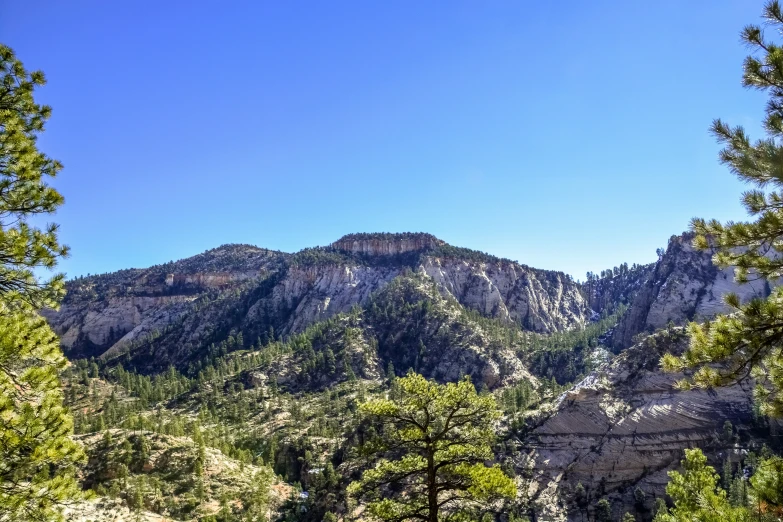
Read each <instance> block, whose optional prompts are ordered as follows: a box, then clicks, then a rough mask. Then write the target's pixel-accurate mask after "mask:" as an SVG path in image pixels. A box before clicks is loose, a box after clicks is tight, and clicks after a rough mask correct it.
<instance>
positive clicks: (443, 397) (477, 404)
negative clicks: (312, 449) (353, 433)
mask: <svg viewBox="0 0 783 522" xmlns="http://www.w3.org/2000/svg"><path fill="white" fill-rule="evenodd" d="M394 387H395V390H394V393H393V394H392V398H391V399H376V400H372V401H369V402H367V403H364V404H362V406H361V411H362V412H363V413H365V414H367V415H368V416H370V417H371V418H374V419H375V420H376V421H379V422H383V423H386V424H388V426H387V428H386V429H384V430H383V434H384V435H383V437H382V438H381V439H375V440H374V441H370V442H369V443H368V444H367V445H365V448H364V451H365V452H367V453H369V454H371V455H379V456H381V458H380V460H379V461H378V462H377V463H376V465H375V467H373V468H371V469H368V470H367V471H365V472H364V473H363V474H362V477H361V480H359V481H356V482H354V483H352V484H351V485H350V486H349V487H348V493H349V494H351V495H353V496H355V497H357V498H363V499H365V500H367V501H368V512H369V513H370V515H371V516H372V517H374V518H376V519H380V520H384V521H395V522H396V521H403V520H423V521H428V522H437V521H438V520H445V519H446V518H448V517H452V516H457V515H467V516H475V515H476V513H475V512H476V511H481V510H482V509H484V508H486V507H487V505H489V504H490V503H491V502H493V501H495V500H499V499H502V498H514V497H515V496H516V486H515V484H514V481H513V480H512V479H511V478H509V477H508V476H506V475H505V474H504V473H503V471H502V470H501V469H500V467H499V466H497V465H495V466H486V465H485V462H486V461H489V460H492V458H493V454H492V447H491V445H492V442H493V441H494V438H495V434H494V433H495V432H494V429H493V424H494V422H495V421H496V420H497V419H498V418H499V417H500V416H501V413H500V411H499V410H498V408H497V405H496V404H495V399H494V397H493V396H492V395H489V394H482V395H480V394H478V393H476V389H475V387H474V386H473V384H471V382H470V380H469V379H468V378H465V379H463V380H462V381H460V382H458V383H449V384H445V385H439V384H437V383H434V382H430V381H427V380H426V379H425V378H424V377H422V376H421V375H418V374H415V373H409V374H408V375H407V376H406V377H403V378H399V379H395V381H394ZM390 491H394V492H399V493H397V494H395V495H393V496H392V495H390Z"/></svg>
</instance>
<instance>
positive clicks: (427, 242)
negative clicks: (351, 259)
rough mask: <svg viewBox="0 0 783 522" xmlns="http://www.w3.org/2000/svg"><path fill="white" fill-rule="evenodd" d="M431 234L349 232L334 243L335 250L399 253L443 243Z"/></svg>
mask: <svg viewBox="0 0 783 522" xmlns="http://www.w3.org/2000/svg"><path fill="white" fill-rule="evenodd" d="M445 244H446V242H445V241H442V240H440V239H438V238H436V237H435V236H433V235H431V234H422V233H418V234H349V235H347V236H344V237H342V238H340V239H338V240H337V241H335V242H334V243H332V245H331V247H332V248H333V249H335V250H340V251H343V252H350V253H352V254H363V255H369V256H386V255H400V254H405V253H407V252H420V251H424V250H429V249H433V248H437V247H439V246H442V245H445Z"/></svg>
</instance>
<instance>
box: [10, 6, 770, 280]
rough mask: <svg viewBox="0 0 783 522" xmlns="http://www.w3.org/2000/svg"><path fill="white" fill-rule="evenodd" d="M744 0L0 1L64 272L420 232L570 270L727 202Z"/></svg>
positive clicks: (640, 258) (739, 103) (758, 109)
mask: <svg viewBox="0 0 783 522" xmlns="http://www.w3.org/2000/svg"><path fill="white" fill-rule="evenodd" d="M761 6H762V2H761V1H758V2H756V1H747V0H733V1H728V0H726V1H688V2H683V1H681V0H665V1H660V2H627V1H623V2H621V1H619V0H616V1H595V2H577V1H573V2H532V1H528V2H519V1H492V2H480V1H467V2H461V1H454V2H419V1H394V2H375V1H366V0H357V1H355V2H343V1H339V0H335V1H330V2H320V1H310V2H300V1H286V2H276V1H275V2H273V1H266V2H261V1H252V2H251V1H245V2H240V1H231V2H217V1H214V2H201V1H192V2H185V1H179V2H175V1H170V2H153V1H138V2H135V1H111V2H107V1H103V0H101V1H99V0H95V1H91V2H87V1H78V0H72V1H68V2H56V1H48V2H43V1H37V0H27V1H24V2H20V1H14V0H0V40H1V41H2V42H4V43H6V44H8V45H10V46H11V47H13V48H14V49H15V50H16V52H17V54H18V56H19V57H20V58H21V59H22V60H23V62H24V63H25V64H26V65H27V66H28V67H29V68H37V69H42V70H43V71H44V72H45V73H46V75H47V77H48V80H49V83H48V85H47V86H46V87H44V88H42V89H40V90H39V95H38V96H39V99H40V100H41V101H43V102H46V103H48V104H50V105H52V106H53V107H54V113H53V116H52V119H51V120H50V123H49V125H48V129H47V131H46V132H45V134H44V135H43V136H42V138H41V139H40V145H41V147H42V149H43V150H45V151H46V152H48V153H49V154H50V155H52V156H53V157H55V158H58V159H60V160H61V161H62V162H63V163H64V165H65V169H64V170H63V172H62V173H61V175H60V177H59V178H58V179H57V180H56V182H55V183H56V186H57V187H58V188H59V189H60V190H61V191H62V193H63V194H64V195H65V197H66V204H65V206H64V207H63V208H62V210H61V211H59V212H58V213H57V215H56V216H55V217H54V218H53V219H54V220H55V221H57V222H59V223H61V225H62V238H63V240H64V241H65V242H66V243H67V244H69V245H70V246H71V248H72V256H71V258H70V259H68V260H65V261H64V262H63V263H62V265H61V268H62V269H63V270H65V271H66V272H67V273H68V274H69V275H70V276H76V275H79V274H86V273H100V272H106V271H112V270H116V269H120V268H126V267H143V266H148V265H151V264H156V263H160V262H165V261H168V260H173V259H178V258H182V257H186V256H189V255H193V254H196V253H199V252H201V251H204V250H206V249H208V248H212V247H215V246H218V245H220V244H223V243H238V242H241V243H252V244H256V245H259V246H263V247H268V248H273V249H279V250H284V251H288V252H292V251H296V250H299V249H301V248H304V247H307V246H314V245H324V244H327V243H330V242H331V241H333V240H335V239H337V238H338V237H340V236H341V235H343V234H346V233H350V232H373V231H390V232H398V231H426V232H430V233H433V234H435V235H437V236H438V237H440V238H442V239H444V240H446V241H448V242H449V243H452V244H454V245H459V246H465V247H470V248H474V249H478V250H483V251H486V252H490V253H492V254H495V255H498V256H503V257H509V258H512V259H517V260H519V261H520V262H523V263H527V264H529V265H532V266H537V267H541V268H549V269H557V270H564V271H566V272H569V273H571V274H573V275H574V276H575V277H576V278H580V279H584V274H585V272H586V271H587V270H594V271H598V270H601V269H603V268H607V267H610V266H613V265H616V264H619V263H621V262H624V261H625V262H628V263H634V262H639V263H644V262H650V261H652V260H654V259H655V249H656V248H658V247H663V246H665V245H666V242H667V240H668V238H669V236H671V235H672V234H676V233H680V232H682V231H683V230H685V229H686V228H687V224H688V221H689V219H690V218H691V217H693V216H697V215H698V216H703V217H716V218H719V219H723V220H725V219H738V218H742V217H743V216H744V213H743V212H742V209H741V207H740V205H739V202H738V198H739V193H740V190H741V189H742V186H741V185H740V184H739V183H738V182H737V181H735V180H734V179H733V177H732V175H731V174H730V173H729V172H728V171H727V170H726V169H725V168H723V167H722V166H720V165H719V164H718V162H717V159H716V155H717V151H718V146H717V145H716V144H715V142H714V140H713V139H712V137H710V136H709V134H708V132H707V129H708V127H709V124H710V122H711V120H712V119H713V118H715V117H721V118H723V119H725V120H727V121H728V122H730V123H732V124H744V125H746V126H747V127H748V128H749V129H750V130H752V131H754V136H755V137H758V136H759V134H758V132H756V130H757V129H758V124H757V122H758V121H759V120H760V118H761V116H762V110H763V104H764V97H763V95H761V94H759V93H754V92H750V91H746V90H744V89H743V88H742V87H741V85H740V75H741V61H742V59H743V57H744V55H745V54H746V49H745V48H744V47H743V46H742V45H741V44H740V42H739V38H738V33H739V31H740V29H741V28H742V26H743V25H744V24H746V23H749V22H756V21H759V14H760V11H761Z"/></svg>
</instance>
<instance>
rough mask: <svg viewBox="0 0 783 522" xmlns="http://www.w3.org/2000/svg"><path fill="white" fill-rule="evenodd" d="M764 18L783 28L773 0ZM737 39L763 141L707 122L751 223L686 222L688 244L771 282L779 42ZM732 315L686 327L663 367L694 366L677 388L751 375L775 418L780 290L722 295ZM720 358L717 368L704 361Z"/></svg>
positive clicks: (779, 137) (779, 385) (779, 163)
mask: <svg viewBox="0 0 783 522" xmlns="http://www.w3.org/2000/svg"><path fill="white" fill-rule="evenodd" d="M763 15H764V18H765V19H766V21H767V22H768V23H769V24H770V25H772V26H773V27H774V28H775V29H776V30H777V31H780V30H781V28H783V11H781V7H780V4H779V2H778V1H777V0H775V1H770V2H768V3H767V4H766V5H765V7H764V13H763ZM741 37H742V40H743V41H744V42H745V43H746V44H748V45H749V46H750V47H751V48H752V49H753V50H754V51H755V52H756V53H757V54H755V55H751V56H748V57H747V58H746V59H745V63H744V74H743V84H744V85H745V86H746V87H752V88H755V89H759V90H763V91H767V92H768V93H769V101H768V103H767V107H766V117H765V118H764V129H765V131H766V134H767V136H766V138H764V139H761V140H758V141H755V142H753V141H751V139H750V137H749V136H748V135H747V133H746V132H745V129H743V128H742V127H740V126H737V127H731V126H729V125H728V124H726V123H724V122H723V121H721V120H715V121H714V122H713V125H712V132H713V134H714V135H715V136H716V137H717V138H718V141H720V142H721V143H723V144H724V148H723V149H722V150H721V153H720V160H721V162H722V163H724V164H725V165H727V166H728V167H729V169H730V170H731V171H732V172H733V173H734V174H735V175H736V176H737V177H738V178H739V179H740V180H742V181H744V182H746V183H748V184H750V185H752V186H754V187H755V188H753V189H752V190H749V191H747V192H745V193H744V194H743V195H742V203H743V205H744V206H745V208H746V209H747V210H748V212H749V213H750V214H751V216H753V217H754V218H755V221H751V222H737V223H735V222H729V223H725V224H721V223H719V222H718V221H716V220H711V221H706V220H704V219H694V220H693V222H692V224H691V226H692V229H693V230H694V231H695V233H696V237H695V239H694V244H695V245H696V246H697V247H699V248H702V249H708V248H712V247H714V248H716V250H717V253H716V254H715V256H714V261H715V262H716V263H717V264H718V265H719V266H722V267H726V266H735V267H736V269H735V275H736V279H737V280H738V281H739V282H746V281H748V280H749V279H750V278H769V279H776V278H778V277H780V276H781V275H783V255H781V254H783V47H781V46H779V45H778V44H776V43H775V42H773V41H769V40H767V39H766V37H765V35H764V32H763V30H762V28H761V27H760V26H758V25H748V26H746V27H745V28H744V29H743V31H742V33H741ZM724 299H725V301H726V303H727V304H728V305H730V306H731V307H732V308H733V309H734V311H735V313H734V314H732V315H730V316H729V315H724V316H718V317H716V318H715V319H714V320H713V321H710V322H706V323H704V324H695V323H694V324H691V325H690V332H691V345H690V347H689V349H688V351H687V352H686V353H685V354H683V355H682V356H681V357H675V356H673V355H667V356H666V357H665V358H664V361H663V363H664V368H665V369H667V370H670V371H676V370H682V369H685V368H688V367H699V369H698V371H697V372H696V373H695V374H694V376H693V378H692V379H690V380H687V381H683V382H681V383H680V386H681V387H684V388H687V387H690V386H700V387H712V386H720V385H725V384H729V383H732V382H735V381H736V380H738V379H740V378H743V377H745V376H747V375H749V374H750V373H753V374H755V375H756V377H757V378H758V379H759V382H760V385H759V387H758V395H759V399H760V401H761V403H762V411H763V412H764V413H767V414H771V415H775V416H783V365H782V364H781V360H783V352H782V351H781V350H783V343H781V340H783V287H777V288H775V289H774V290H772V292H771V294H770V295H769V297H768V298H766V299H753V300H751V301H750V302H747V303H740V300H739V298H738V297H737V296H736V295H733V294H730V295H727V296H725V297H724ZM714 362H721V363H723V364H722V365H721V366H714V365H711V364H710V363H714Z"/></svg>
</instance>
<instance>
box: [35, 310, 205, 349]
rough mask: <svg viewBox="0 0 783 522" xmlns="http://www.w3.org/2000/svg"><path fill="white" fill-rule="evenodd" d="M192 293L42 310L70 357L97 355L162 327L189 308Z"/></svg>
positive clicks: (125, 344)
mask: <svg viewBox="0 0 783 522" xmlns="http://www.w3.org/2000/svg"><path fill="white" fill-rule="evenodd" d="M192 300H193V297H191V296H178V295H175V296H159V297H143V296H141V297H134V296H131V297H112V298H109V299H107V300H105V301H102V302H88V303H66V304H63V305H62V307H61V308H60V310H59V311H56V312H55V311H53V310H44V311H43V312H42V314H43V315H44V317H46V319H47V320H48V321H49V323H50V324H51V325H52V327H53V328H54V330H55V331H56V332H57V333H58V334H59V336H60V343H61V344H62V346H63V349H64V350H65V351H66V353H67V354H68V355H69V356H70V357H72V358H79V357H97V356H100V355H102V354H104V353H105V352H106V351H107V350H109V349H113V350H114V351H117V350H121V349H122V348H123V347H126V346H129V345H131V344H132V343H133V342H135V341H137V340H139V339H141V338H143V337H144V336H147V335H150V334H151V333H152V332H154V331H156V330H162V329H164V328H166V327H167V326H168V325H170V324H171V323H173V322H174V321H176V320H177V319H178V318H179V317H180V316H181V315H182V314H183V313H185V312H186V310H187V309H188V304H189V303H190V302H191V301H192Z"/></svg>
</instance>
